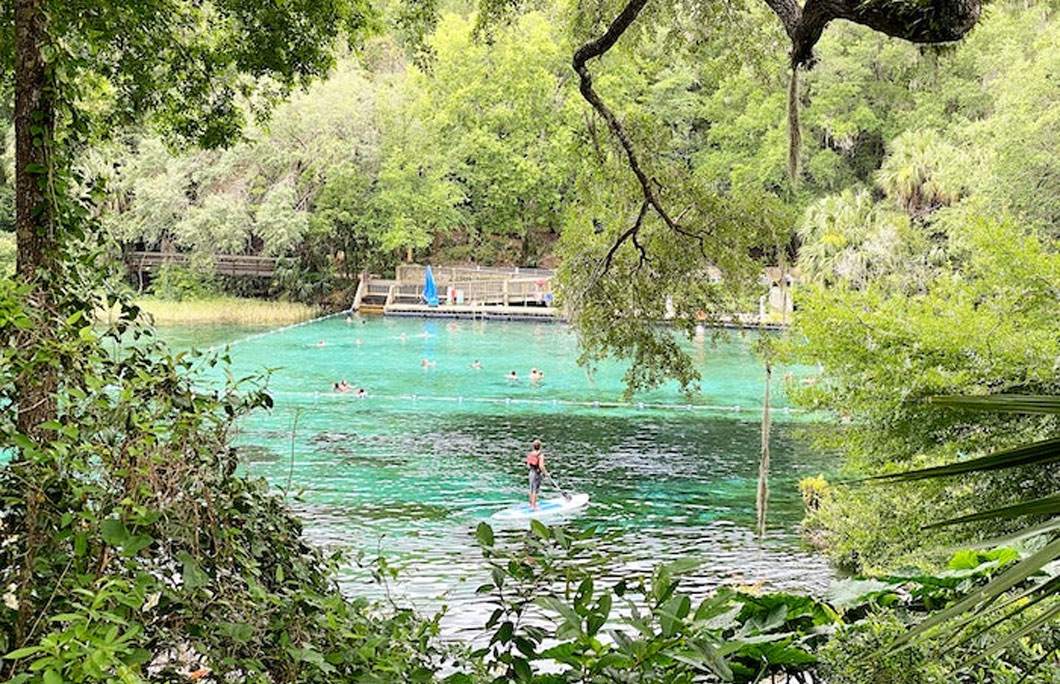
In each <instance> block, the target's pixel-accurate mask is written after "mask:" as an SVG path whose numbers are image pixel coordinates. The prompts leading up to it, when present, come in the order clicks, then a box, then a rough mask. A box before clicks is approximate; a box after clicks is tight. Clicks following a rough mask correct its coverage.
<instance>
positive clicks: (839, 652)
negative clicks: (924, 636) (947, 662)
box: [821, 612, 948, 684]
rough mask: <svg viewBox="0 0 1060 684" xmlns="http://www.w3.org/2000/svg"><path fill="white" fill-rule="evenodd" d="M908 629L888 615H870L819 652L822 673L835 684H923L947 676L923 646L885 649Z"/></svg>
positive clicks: (898, 620) (841, 633) (842, 632)
mask: <svg viewBox="0 0 1060 684" xmlns="http://www.w3.org/2000/svg"><path fill="white" fill-rule="evenodd" d="M906 629H907V626H906V625H905V623H903V622H902V621H901V620H900V619H898V618H897V617H896V616H894V615H893V614H890V613H884V612H881V613H872V614H870V615H869V616H868V617H867V618H865V619H864V620H862V621H860V622H858V623H856V624H854V625H848V626H844V627H843V628H842V629H841V630H839V631H838V632H836V635H835V638H833V639H831V640H830V641H829V642H828V645H827V646H825V648H824V649H822V651H821V660H822V663H823V665H822V674H823V676H824V677H825V678H826V681H828V682H834V684H926V683H927V682H932V681H937V680H938V679H940V678H942V677H944V676H945V675H946V674H948V673H947V672H946V671H945V669H944V668H943V667H941V665H940V664H939V663H938V662H937V661H935V660H934V659H933V658H932V657H931V654H930V653H929V651H928V649H927V648H925V647H922V646H917V647H913V648H908V649H905V650H902V651H899V652H897V653H886V652H885V649H887V647H888V646H890V645H891V644H892V643H893V642H894V640H895V639H897V638H898V637H899V636H900V635H901V634H902V633H903V632H905V631H906Z"/></svg>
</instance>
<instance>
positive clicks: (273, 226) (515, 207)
mask: <svg viewBox="0 0 1060 684" xmlns="http://www.w3.org/2000/svg"><path fill="white" fill-rule="evenodd" d="M443 5H444V8H443V11H441V12H440V13H439V14H437V15H431V16H428V17H417V16H410V15H409V14H408V12H407V10H404V9H402V8H403V7H404V6H403V5H402V6H398V5H395V6H394V7H393V8H392V10H391V11H389V12H384V13H383V15H382V16H380V17H379V26H378V27H377V30H376V33H375V35H374V37H372V38H370V39H368V40H367V41H366V42H365V44H364V45H363V46H361V47H360V48H359V49H357V50H356V51H347V53H346V54H345V55H344V56H343V57H342V58H341V59H340V62H339V65H338V67H337V68H336V70H335V73H333V74H332V76H331V78H329V79H328V80H327V81H325V82H321V83H317V84H315V85H313V86H311V87H310V88H309V89H308V90H306V91H304V92H300V93H298V94H297V95H296V96H295V97H294V98H293V99H292V100H291V101H290V102H289V103H287V104H285V105H283V106H281V107H280V108H278V109H277V110H276V111H275V112H274V113H273V115H272V116H271V118H270V119H269V120H267V121H264V122H262V123H260V124H259V125H257V126H256V127H254V128H252V129H250V130H248V131H246V132H245V135H244V140H243V141H242V142H239V143H238V144H235V145H233V146H232V147H230V148H229V149H226V150H221V151H200V150H181V149H178V148H176V147H173V146H171V145H169V144H167V142H168V141H167V140H165V139H162V138H160V137H158V136H157V135H154V134H149V133H146V132H145V133H139V134H137V133H130V134H127V135H124V136H121V138H120V139H119V140H118V141H117V142H114V143H111V144H109V145H108V146H107V147H104V148H101V149H92V150H91V151H88V152H86V153H84V154H83V155H82V160H81V164H82V165H83V166H84V167H85V169H86V170H87V171H88V172H89V173H88V174H87V176H89V177H94V178H103V179H105V181H106V183H107V186H108V188H109V189H110V191H111V194H110V196H109V199H108V201H107V204H106V207H105V213H104V216H103V219H104V224H105V225H106V227H107V229H108V231H109V232H110V234H111V235H112V236H113V238H114V240H115V241H116V242H117V243H118V244H120V245H122V246H124V247H125V248H141V249H170V250H179V251H183V252H191V253H193V254H195V255H196V256H197V261H198V262H199V264H200V265H199V269H198V270H199V271H201V273H202V278H204V279H206V280H209V276H208V273H209V271H210V269H209V259H210V257H211V256H212V255H213V254H215V253H221V254H264V255H270V256H279V257H285V258H287V260H286V261H285V262H284V263H285V267H284V268H283V269H281V272H280V274H278V276H277V278H276V282H274V283H273V291H274V292H276V293H279V294H283V295H285V296H287V297H289V298H294V299H299V300H309V299H319V298H320V297H323V296H325V295H327V294H329V293H330V292H333V291H335V290H336V289H339V290H341V289H342V288H344V287H346V286H348V283H349V280H350V278H351V277H352V276H354V275H355V274H356V273H357V272H359V271H360V270H363V269H371V270H374V271H380V272H385V271H387V270H388V269H392V268H393V266H394V265H395V264H396V263H398V262H400V261H402V260H407V259H414V260H419V261H427V260H432V261H438V262H465V261H474V262H477V263H482V264H519V265H527V266H552V265H555V264H556V262H557V245H558V240H559V238H560V236H561V235H563V234H564V233H565V232H576V231H581V230H584V229H586V228H587V227H595V228H596V230H597V231H599V230H600V227H599V226H600V223H601V222H605V223H606V222H607V221H614V220H616V211H615V205H616V204H622V202H621V201H620V200H619V201H616V200H615V198H614V197H613V194H614V193H615V192H616V189H615V188H613V187H607V183H606V182H601V180H600V178H601V177H600V176H599V175H594V174H598V173H599V169H600V166H601V163H602V164H603V165H604V166H605V167H606V166H607V165H608V164H611V165H612V166H613V167H614V168H613V169H612V171H613V173H614V174H620V173H622V172H623V169H622V168H621V164H622V162H623V160H622V159H621V158H620V157H616V155H614V154H609V153H608V151H607V150H608V148H611V147H613V146H614V143H613V141H612V140H611V139H610V138H609V135H608V131H606V130H603V129H601V127H600V122H599V121H598V120H596V119H595V118H593V117H591V116H590V115H589V110H588V108H587V107H586V105H585V103H584V101H582V100H581V98H580V95H579V94H578V92H577V79H576V78H574V74H573V72H572V71H571V69H570V64H569V61H570V55H571V53H572V50H573V48H574V47H575V46H574V45H573V44H572V43H571V33H572V31H571V28H570V25H571V24H572V23H576V22H580V21H586V18H585V17H582V16H580V15H579V14H578V12H577V11H576V10H575V9H573V8H572V6H569V5H568V4H567V3H563V2H539V3H536V4H535V7H536V9H534V10H533V11H529V12H525V13H522V14H519V15H517V16H514V15H513V16H511V17H509V18H508V20H507V21H499V22H492V23H490V24H488V25H485V24H483V23H482V22H481V21H480V20H479V18H478V17H477V15H476V14H474V12H473V9H474V6H473V4H472V3H468V2H460V1H453V2H448V3H443ZM665 19H666V21H662V22H652V21H645V22H643V23H642V24H641V25H640V27H639V28H637V29H636V30H634V31H633V32H631V34H630V35H629V36H627V38H626V40H624V41H623V42H622V43H621V44H620V45H619V46H617V47H616V49H615V50H613V51H612V52H611V53H609V54H608V55H607V56H606V57H605V58H604V59H603V60H602V62H601V65H600V66H599V67H598V70H599V75H598V84H597V85H598V88H599V89H600V91H601V93H602V94H603V96H604V97H605V99H607V100H608V101H609V102H611V103H612V105H613V106H614V107H615V108H616V111H617V112H618V114H619V116H620V118H621V119H622V120H623V121H624V122H625V123H626V125H627V127H629V128H630V130H631V131H632V133H633V135H634V136H635V138H636V140H637V142H638V143H640V144H642V145H643V146H644V147H645V149H647V150H650V156H649V159H650V163H651V164H652V166H653V169H654V171H655V173H656V175H657V177H659V178H661V179H663V180H671V181H672V180H673V179H680V182H681V183H684V184H686V185H692V186H697V187H700V188H703V189H706V190H709V191H711V192H718V193H722V194H723V195H728V196H731V197H740V198H743V199H744V200H746V198H748V197H750V198H754V197H761V198H763V199H762V201H763V202H765V201H769V200H770V199H771V198H774V197H777V196H780V197H783V198H784V200H785V203H784V204H785V211H786V212H788V213H787V217H788V218H787V219H786V220H787V221H788V222H789V223H790V230H791V232H792V233H793V234H794V233H796V232H797V234H798V237H797V238H796V240H795V242H796V244H797V245H801V250H800V253H799V262H800V267H801V268H802V270H803V271H804V272H806V273H807V274H810V275H813V276H815V277H820V278H824V279H829V278H833V279H834V277H842V278H845V279H849V280H852V281H855V282H860V281H864V280H865V279H866V278H869V277H871V275H872V274H874V273H881V272H886V271H905V270H907V269H906V267H905V261H906V260H907V259H909V258H910V253H911V252H913V251H916V249H917V248H919V247H920V246H921V245H920V244H919V243H918V244H916V245H912V243H913V242H917V241H920V242H923V243H924V244H926V245H927V246H928V247H929V252H930V251H931V249H930V248H931V246H932V245H934V244H937V243H938V240H937V239H935V238H936V237H937V233H938V232H939V230H941V229H932V230H927V231H925V230H919V228H921V227H923V226H924V225H925V224H926V223H932V224H933V225H934V224H938V223H945V221H936V220H935V219H934V218H933V215H934V214H936V212H938V211H939V210H941V209H947V208H952V207H959V208H960V212H961V213H962V214H967V213H969V212H972V213H976V212H986V213H989V214H992V215H1000V214H1003V213H1010V214H1011V215H1013V216H1018V217H1019V220H1020V221H1021V222H1023V223H1033V224H1037V225H1041V226H1046V227H1051V226H1055V225H1056V223H1057V221H1058V219H1060V159H1058V158H1057V156H1056V154H1055V151H1056V149H1058V142H1060V123H1058V122H1057V114H1056V111H1057V108H1056V104H1057V101H1058V99H1060V94H1058V86H1057V82H1056V75H1055V65H1056V64H1057V63H1058V62H1060V47H1058V44H1057V40H1058V39H1057V36H1058V35H1060V25H1058V19H1057V16H1056V10H1055V3H1034V4H1030V5H1027V4H1024V3H1018V4H997V5H994V6H992V8H991V10H990V12H989V13H988V15H987V16H986V17H985V19H984V20H983V22H982V24H981V25H980V26H979V27H977V28H976V29H975V31H974V32H973V33H972V35H970V36H969V37H968V38H967V39H966V40H965V41H963V42H962V43H961V44H959V45H957V46H952V47H942V48H934V47H917V46H913V45H910V44H908V43H905V42H902V41H898V40H893V39H889V38H887V37H885V36H882V35H880V34H878V33H875V32H872V31H870V30H869V29H866V28H862V27H857V26H853V25H837V26H835V27H833V29H832V30H831V31H829V32H828V33H827V34H826V35H825V37H824V40H823V41H822V43H821V44H820V46H819V48H818V56H819V64H818V65H817V66H816V68H814V69H813V70H811V71H809V72H808V73H807V74H806V75H805V76H804V78H803V87H802V90H801V94H800V103H801V110H802V116H801V128H802V139H803V147H802V159H801V165H800V168H801V170H800V175H799V182H798V184H797V186H795V188H794V189H793V188H792V187H791V186H790V185H789V183H788V182H787V180H786V178H785V165H786V154H787V132H786V131H787V128H786V126H787V124H786V104H785V100H786V96H787V92H786V89H787V78H788V70H787V60H786V58H785V54H784V50H783V49H781V48H780V47H779V46H781V45H782V42H783V35H782V32H781V30H780V28H779V27H778V26H776V25H775V19H774V17H773V16H772V15H771V14H769V13H768V10H766V9H764V8H758V7H755V6H751V7H748V8H740V12H739V13H738V16H737V19H736V20H738V21H740V22H748V23H753V24H756V27H755V28H756V29H759V30H763V31H765V35H770V33H772V34H773V35H774V36H775V39H776V42H775V43H773V44H761V43H759V44H754V45H751V44H744V43H741V42H738V41H734V40H733V39H732V38H731V37H729V36H731V35H732V34H731V33H730V34H726V33H718V34H715V35H712V34H711V32H710V30H709V28H704V25H703V24H702V23H700V22H699V17H694V16H686V17H682V16H681V15H680V13H677V14H674V15H672V16H667V17H665ZM487 34H488V35H487ZM0 115H2V116H4V117H5V118H7V119H8V120H10V112H9V111H2V112H0ZM12 147H13V138H12V136H11V135H10V134H8V135H7V136H6V138H5V149H4V157H3V159H4V163H3V165H2V169H0V181H2V182H0V231H10V230H11V229H12V222H13V200H12V195H13V190H12V187H11V176H12V164H13V161H12V155H13V152H12ZM621 190H622V189H621V188H619V189H618V190H617V191H619V192H621ZM944 213H945V212H944ZM950 213H953V212H952V211H951V212H950ZM617 220H622V219H620V218H619V219H617ZM933 236H934V237H933ZM0 240H2V242H0V259H3V260H5V261H7V262H10V261H11V259H12V257H11V254H10V253H11V251H12V249H13V247H12V245H11V240H10V238H9V237H8V236H6V235H5V236H3V237H2V238H0ZM936 251H937V250H936ZM935 256H936V257H939V258H944V257H943V256H942V255H940V254H935ZM227 285H228V286H229V287H236V284H235V283H228V284H227ZM188 287H189V288H191V286H188ZM192 289H193V288H192ZM178 294H179V288H178Z"/></svg>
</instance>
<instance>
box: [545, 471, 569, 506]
mask: <svg viewBox="0 0 1060 684" xmlns="http://www.w3.org/2000/svg"><path fill="white" fill-rule="evenodd" d="M545 477H547V478H548V481H549V482H551V483H552V486H553V487H555V488H556V489H558V490H559V493H560V494H562V495H563V498H564V499H566V500H567V501H570V494H568V493H567V492H565V491H563V488H562V487H560V486H559V485H558V484H556V481H555V480H553V479H552V473H545Z"/></svg>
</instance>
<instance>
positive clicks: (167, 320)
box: [136, 297, 320, 326]
mask: <svg viewBox="0 0 1060 684" xmlns="http://www.w3.org/2000/svg"><path fill="white" fill-rule="evenodd" d="M136 303H137V305H139V306H140V308H141V309H143V310H144V311H145V312H147V313H149V314H151V315H152V316H153V317H154V320H155V323H157V324H158V325H180V324H186V325H203V324H211V323H213V324H228V325H262V326H266V325H284V324H287V323H297V322H299V321H304V320H308V319H310V318H313V317H314V316H319V315H320V309H318V308H316V307H313V306H308V305H306V304H297V303H294V302H273V301H266V300H263V299H240V298H238V297H216V298H211V299H200V300H189V301H179V302H178V301H172V300H166V299H156V298H154V297H143V298H141V299H137V300H136Z"/></svg>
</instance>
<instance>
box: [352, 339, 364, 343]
mask: <svg viewBox="0 0 1060 684" xmlns="http://www.w3.org/2000/svg"><path fill="white" fill-rule="evenodd" d="M353 343H354V344H364V343H363V342H361V340H360V338H357V339H356V340H354V341H353Z"/></svg>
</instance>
